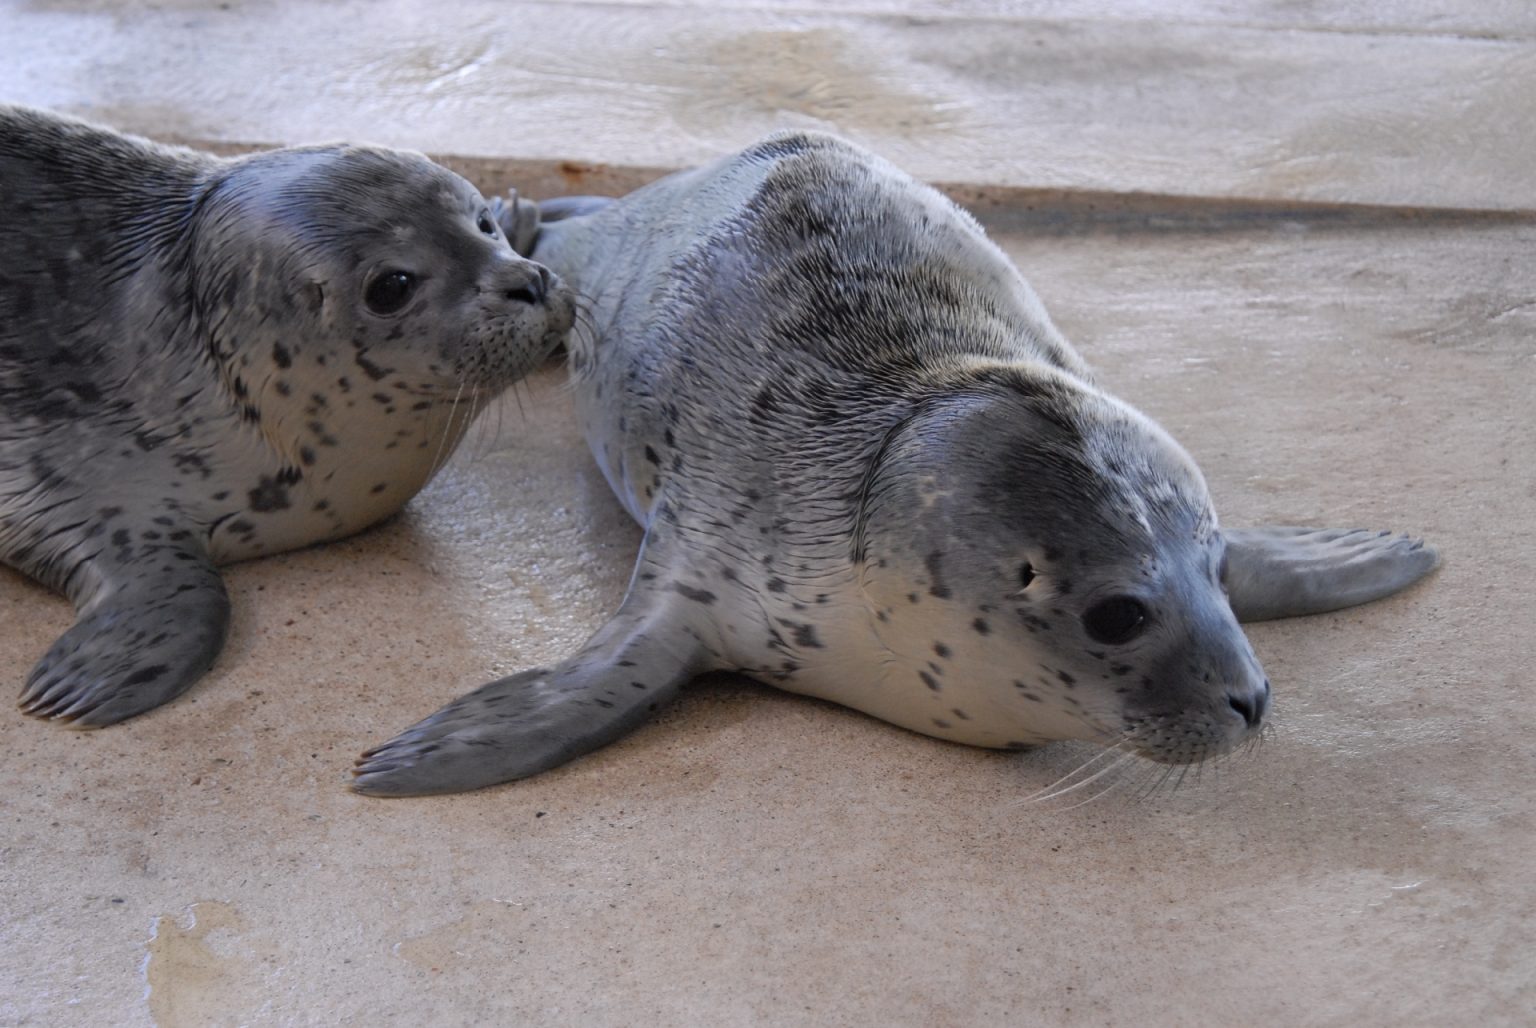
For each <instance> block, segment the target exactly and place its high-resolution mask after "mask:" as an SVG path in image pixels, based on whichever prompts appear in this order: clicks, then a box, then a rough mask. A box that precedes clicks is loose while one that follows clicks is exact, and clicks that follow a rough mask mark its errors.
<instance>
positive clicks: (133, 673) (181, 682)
mask: <svg viewBox="0 0 1536 1028" xmlns="http://www.w3.org/2000/svg"><path fill="white" fill-rule="evenodd" d="M157 527H158V526H157ZM162 534H168V533H162ZM131 546H132V544H126V543H125V544H119V545H118V547H117V549H116V550H115V551H114V550H104V551H102V552H101V553H99V554H98V555H97V556H95V557H93V558H91V559H90V560H89V561H87V562H85V565H86V566H82V567H80V568H77V569H76V574H75V576H74V577H75V579H76V581H80V582H89V583H90V585H89V586H82V587H81V588H80V589H78V590H74V592H75V593H76V595H74V596H73V597H72V598H73V599H74V600H75V602H76V607H77V610H78V616H77V619H76V621H75V623H74V625H73V626H72V627H71V628H70V629H69V631H67V632H65V633H64V634H63V635H62V636H60V637H59V640H58V641H57V642H55V643H54V644H53V646H52V647H51V648H50V649H49V650H48V653H47V654H46V655H45V656H44V657H43V659H42V660H40V661H38V662H37V665H36V666H35V667H34V668H33V669H32V673H31V674H30V675H29V676H28V677H27V684H26V687H25V688H24V689H23V691H22V694H21V700H20V704H21V708H22V710H23V711H24V712H25V713H27V714H30V715H32V716H33V717H45V718H52V719H54V720H58V721H63V722H67V723H68V724H69V726H70V727H71V728H101V727H104V726H106V725H110V724H115V723H117V722H119V721H123V720H125V719H127V718H130V717H133V716H134V715H135V714H142V713H144V712H145V711H146V710H151V709H153V708H155V707H158V706H160V705H161V704H162V703H166V702H168V701H169V700H172V699H174V698H176V697H177V696H180V695H181V694H182V693H183V692H186V691H187V689H188V688H190V687H191V685H192V683H194V682H196V681H197V680H198V679H199V678H201V677H202V675H203V673H204V672H206V671H207V670H208V668H209V666H211V665H212V664H213V660H214V658H215V657H217V656H218V654H219V650H220V649H222V648H223V646H224V636H225V634H226V632H227V631H228V628H229V596H228V594H227V593H226V592H225V589H224V581H223V579H221V578H220V577H219V572H218V570H217V569H216V568H214V566H213V564H212V563H211V562H210V561H209V560H208V557H207V556H206V555H205V554H204V553H202V552H201V550H200V549H197V548H195V547H194V546H192V545H191V544H190V543H182V544H168V545H141V546H139V547H138V548H137V549H131V548H129V547H131Z"/></svg>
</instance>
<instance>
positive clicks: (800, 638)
mask: <svg viewBox="0 0 1536 1028" xmlns="http://www.w3.org/2000/svg"><path fill="white" fill-rule="evenodd" d="M795 645H796V646H803V647H805V648H806V649H812V650H819V649H821V640H820V639H818V638H816V626H814V625H799V626H797V627H796V628H795Z"/></svg>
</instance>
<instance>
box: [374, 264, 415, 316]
mask: <svg viewBox="0 0 1536 1028" xmlns="http://www.w3.org/2000/svg"><path fill="white" fill-rule="evenodd" d="M415 292H416V276H415V275H412V274H411V273H410V272H409V271H385V272H381V273H379V274H378V275H375V276H374V278H373V281H372V282H369V283H368V288H367V290H365V291H364V293H363V302H364V303H366V304H367V305H368V309H369V310H371V311H373V313H375V314H394V313H396V312H398V311H399V310H400V308H402V307H404V306H405V305H406V304H407V303H408V302H410V299H411V296H412V294H414V293H415Z"/></svg>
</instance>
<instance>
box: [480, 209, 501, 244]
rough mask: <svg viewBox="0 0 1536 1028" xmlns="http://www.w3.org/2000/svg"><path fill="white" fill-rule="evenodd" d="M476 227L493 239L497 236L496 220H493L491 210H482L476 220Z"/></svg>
mask: <svg viewBox="0 0 1536 1028" xmlns="http://www.w3.org/2000/svg"><path fill="white" fill-rule="evenodd" d="M475 227H476V228H478V229H479V230H480V231H481V232H483V233H485V234H486V235H488V236H490V237H491V238H492V239H495V238H496V222H495V221H494V220H492V218H491V212H490V211H485V210H483V211H481V212H480V217H479V219H478V220H476V222H475Z"/></svg>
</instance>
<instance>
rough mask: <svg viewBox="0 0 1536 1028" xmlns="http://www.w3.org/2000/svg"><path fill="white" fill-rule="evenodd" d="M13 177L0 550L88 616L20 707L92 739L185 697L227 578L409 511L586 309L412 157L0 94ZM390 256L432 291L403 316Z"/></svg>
mask: <svg viewBox="0 0 1536 1028" xmlns="http://www.w3.org/2000/svg"><path fill="white" fill-rule="evenodd" d="M0 182H4V183H5V199H4V207H3V209H0V560H3V561H4V562H5V563H6V564H9V565H11V566H12V567H15V568H17V569H19V570H21V571H23V572H25V573H26V574H28V575H31V576H32V577H34V578H36V579H38V580H39V581H41V582H43V583H45V584H47V585H49V586H51V587H53V588H55V589H58V590H61V591H63V592H65V593H66V594H67V595H68V596H69V597H70V599H71V600H73V601H74V603H75V606H76V608H77V610H78V613H79V619H78V620H77V622H76V623H75V625H74V626H73V627H72V628H70V629H69V631H68V632H66V633H65V634H64V636H63V637H62V638H61V639H59V641H58V642H57V643H55V644H54V646H53V647H52V649H50V650H49V652H48V653H47V655H45V656H44V657H43V658H42V660H41V661H40V662H39V663H38V664H37V666H36V668H35V669H34V670H33V671H32V673H31V675H30V676H29V678H28V680H27V685H26V689H25V691H24V693H23V696H22V703H23V706H24V708H25V709H26V711H27V712H28V713H31V714H34V715H37V716H41V717H51V718H56V719H60V720H63V721H66V722H69V723H71V724H73V725H74V726H76V727H98V726H101V725H105V724H110V723H113V722H115V721H119V720H121V719H123V718H126V717H130V716H132V715H134V714H137V713H141V712H142V711H145V710H148V709H150V708H151V707H154V706H156V705H158V704H160V703H163V702H165V701H166V700H168V699H170V698H172V697H174V696H176V695H177V694H179V693H180V692H182V691H183V690H185V689H186V688H187V687H188V686H190V685H191V684H192V683H193V682H194V681H195V680H196V679H197V678H198V677H199V676H200V675H201V674H202V673H203V672H204V671H205V670H206V669H207V667H208V666H209V665H210V664H211V662H212V661H213V659H214V657H215V656H216V655H217V653H218V651H219V649H220V647H221V645H222V641H223V638H224V634H225V627H226V624H227V621H228V612H229V603H228V600H227V597H226V595H225V591H224V587H223V584H222V582H221V581H220V578H219V575H218V573H217V571H215V570H214V566H215V565H216V564H221V563H225V562H228V561H232V560H239V559H243V558H247V557H255V556H259V555H261V554H266V553H274V552H278V551H281V550H287V549H291V548H293V547H296V546H304V545H307V544H309V543H315V542H320V541H322V540H326V539H335V538H337V537H340V536H344V535H347V534H350V533H352V532H356V531H358V530H360V529H362V528H364V527H366V526H368V525H370V524H373V523H374V522H376V521H378V520H379V519H380V518H383V517H385V516H387V515H388V514H390V513H392V512H393V511H395V510H397V509H399V507H400V506H401V505H402V504H403V503H404V502H405V501H406V500H407V499H409V498H410V497H411V496H412V495H414V494H415V492H416V491H417V490H418V489H420V488H421V486H422V485H423V484H425V482H426V481H427V479H428V478H429V477H430V475H431V474H432V473H433V471H435V470H436V468H437V467H438V466H439V465H440V464H441V461H442V458H443V457H444V456H445V455H446V453H447V452H448V451H450V450H451V449H452V447H453V445H454V444H455V443H456V441H457V439H458V438H459V435H460V433H462V431H463V430H464V427H465V425H466V424H467V423H468V421H469V418H470V417H471V415H472V414H473V413H474V411H475V410H477V409H478V408H479V407H480V406H481V405H483V403H484V402H485V400H486V399H487V398H488V397H490V396H492V395H493V394H495V393H497V392H499V391H500V390H501V389H502V388H503V387H505V386H506V385H507V384H509V383H510V382H512V381H513V380H515V379H516V378H518V377H520V376H521V375H523V374H524V373H526V372H527V371H528V370H529V369H530V368H531V367H532V366H533V365H534V364H535V363H536V362H537V361H539V360H540V359H542V358H543V357H544V356H545V355H546V354H547V353H548V352H549V351H550V350H551V349H552V348H553V347H554V346H555V345H557V344H558V343H559V342H560V341H561V340H562V339H563V338H564V336H565V334H566V332H567V331H568V329H569V327H570V324H571V320H572V310H573V308H572V303H571V298H570V296H569V293H568V290H566V289H565V288H564V287H563V286H560V285H558V284H557V283H554V282H552V281H551V280H550V278H549V274H548V272H547V271H546V270H544V269H543V268H542V267H541V266H540V265H536V264H534V263H533V262H532V261H529V260H527V259H525V258H523V257H519V256H518V255H517V254H515V253H514V252H513V250H512V248H511V247H510V245H509V244H508V242H507V240H506V238H505V237H504V235H503V233H502V230H501V228H499V227H498V225H497V224H496V221H495V219H494V218H492V217H491V216H490V212H489V210H488V207H487V204H486V202H485V201H484V199H483V198H482V197H481V196H480V195H479V194H478V193H477V192H476V191H475V189H474V188H473V187H472V186H470V185H469V183H467V182H465V181H464V180H463V179H461V178H459V177H458V176H456V175H453V174H452V173H450V172H448V171H446V170H444V169H442V168H440V167H438V166H436V165H434V164H432V163H430V162H429V161H427V160H426V159H425V158H423V157H421V156H420V155H417V154H410V153H401V152H396V151H389V150H382V149H374V148H367V147H354V146H327V147H307V148H295V149H286V150H277V151H272V152H268V153H262V154H256V155H253V156H249V157H243V158H239V159H235V160H221V159H218V158H215V157H211V156H208V155H204V154H200V153H194V152H192V151H189V150H181V149H173V148H169V147H164V146H158V145H156V144H153V143H150V142H147V141H144V140H140V139H135V138H131V137H127V136H123V135H119V134H117V133H115V132H112V131H109V130H107V129H103V128H98V127H95V126H92V125H88V124H85V123H83V122H78V121H73V120H70V119H65V118H61V117H57V116H54V115H50V114H46V113H43V112H39V111H32V110H26V109H21V108H15V107H0ZM514 213H515V212H514ZM513 220H514V221H515V218H514V219H513ZM524 220H526V217H525V219H524ZM390 269H394V270H398V271H402V272H405V273H409V275H412V276H415V280H416V282H417V285H416V286H415V287H414V292H408V293H407V300H406V302H405V305H404V306H403V308H402V309H400V310H398V311H395V312H393V313H391V314H390V315H389V316H380V315H379V314H376V313H374V312H373V311H371V310H370V309H369V307H368V305H367V303H365V300H364V296H365V293H366V291H367V289H368V288H369V284H370V283H371V282H372V281H373V279H374V278H375V277H376V276H377V274H378V273H379V272H381V270H390Z"/></svg>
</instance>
